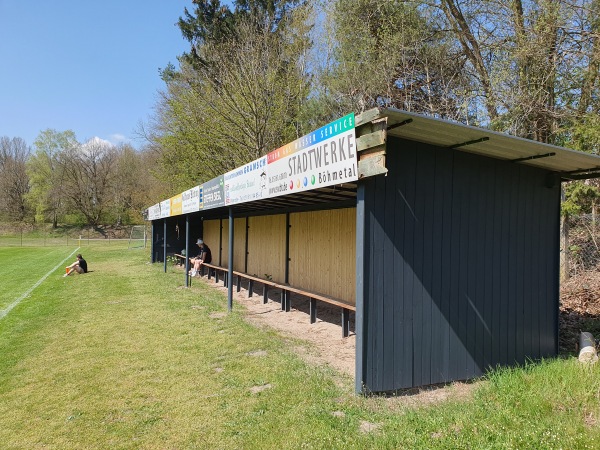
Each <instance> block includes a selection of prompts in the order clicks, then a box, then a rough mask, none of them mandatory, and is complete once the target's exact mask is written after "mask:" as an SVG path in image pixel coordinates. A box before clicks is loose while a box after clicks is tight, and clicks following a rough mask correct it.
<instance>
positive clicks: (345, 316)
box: [201, 263, 356, 337]
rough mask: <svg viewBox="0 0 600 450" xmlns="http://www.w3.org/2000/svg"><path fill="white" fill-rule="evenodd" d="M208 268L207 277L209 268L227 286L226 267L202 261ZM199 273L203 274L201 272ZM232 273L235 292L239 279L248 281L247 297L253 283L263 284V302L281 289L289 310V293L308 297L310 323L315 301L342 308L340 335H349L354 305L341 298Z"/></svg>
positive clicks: (283, 302)
mask: <svg viewBox="0 0 600 450" xmlns="http://www.w3.org/2000/svg"><path fill="white" fill-rule="evenodd" d="M202 267H206V268H207V269H208V279H209V280H210V278H211V269H212V272H213V273H214V277H215V283H218V282H219V275H222V277H223V286H227V277H228V268H227V267H222V266H217V265H215V264H207V263H204V264H202V266H201V270H202ZM201 275H204V273H203V272H201ZM233 275H234V276H235V277H236V278H237V283H236V285H237V292H240V290H241V281H242V279H245V280H247V281H248V297H252V295H253V293H254V284H255V283H260V284H262V285H263V303H267V302H268V300H269V299H268V294H269V290H270V289H279V290H280V291H281V309H282V310H283V311H286V312H289V311H290V309H291V293H295V294H298V295H302V296H305V297H308V298H309V299H310V323H311V324H312V323H315V322H316V321H317V301H321V302H324V303H329V304H330V305H334V306H337V307H340V308H342V336H343V337H348V336H349V335H350V311H356V306H355V305H352V304H351V303H348V302H345V301H343V300H340V299H337V298H334V297H330V296H327V295H324V294H321V293H318V292H311V291H308V290H306V289H300V288H297V287H294V286H290V285H289V284H283V283H277V282H275V281H272V280H267V279H265V278H260V277H257V276H255V275H250V274H247V273H244V272H239V271H236V270H234V271H233Z"/></svg>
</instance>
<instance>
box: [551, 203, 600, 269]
mask: <svg viewBox="0 0 600 450" xmlns="http://www.w3.org/2000/svg"><path fill="white" fill-rule="evenodd" d="M561 228H562V229H561V249H560V250H561V277H562V279H566V278H570V277H572V276H575V275H580V274H582V273H585V272H596V271H598V270H600V217H598V216H596V215H592V214H583V215H580V216H572V217H570V218H569V219H568V220H563V222H562V227H561Z"/></svg>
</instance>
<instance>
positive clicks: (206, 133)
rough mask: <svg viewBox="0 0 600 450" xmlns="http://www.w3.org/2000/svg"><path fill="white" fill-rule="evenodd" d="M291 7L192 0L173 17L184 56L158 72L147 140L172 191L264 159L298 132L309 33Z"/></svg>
mask: <svg viewBox="0 0 600 450" xmlns="http://www.w3.org/2000/svg"><path fill="white" fill-rule="evenodd" d="M296 3H297V2H287V1H286V2H284V1H281V2H272V1H260V2H259V1H243V2H242V1H238V2H237V3H236V9H235V11H230V10H228V9H227V8H225V7H222V6H221V5H220V3H219V2H218V1H211V2H206V1H200V2H198V3H197V4H198V5H199V6H198V8H197V9H196V11H195V12H196V15H192V14H190V13H189V12H188V11H187V10H186V11H185V12H186V19H181V20H180V27H181V28H182V32H183V34H184V36H185V37H186V38H187V39H188V40H189V41H190V44H191V47H192V48H191V51H190V53H189V54H184V55H183V56H182V58H180V65H181V68H180V70H179V71H175V70H174V68H173V67H172V66H169V67H168V68H167V70H165V71H163V79H165V81H166V83H167V91H166V92H165V93H163V96H162V98H161V101H160V102H159V104H158V105H157V117H156V120H155V123H154V124H153V125H154V126H153V127H152V132H151V133H150V136H149V137H150V139H151V142H152V144H153V147H154V148H155V149H158V151H159V152H160V156H161V157H160V163H161V165H162V176H163V179H165V180H168V182H169V183H171V186H172V188H173V190H174V191H175V190H177V189H179V190H181V189H185V188H187V187H189V186H190V185H192V184H197V183H199V182H200V181H202V180H209V179H211V178H213V177H214V176H217V175H219V174H222V173H223V172H226V171H228V170H230V169H233V168H235V167H237V166H239V165H241V164H243V163H245V162H248V161H251V160H253V159H256V158H258V157H259V156H261V155H264V154H265V153H267V152H268V151H271V150H273V149H275V148H277V147H278V146H280V145H282V144H283V143H285V142H288V141H290V140H293V139H295V138H296V137H298V136H299V135H300V134H302V133H303V132H304V131H305V130H304V128H305V126H304V124H303V123H302V122H301V121H300V118H301V117H302V114H301V111H302V109H303V107H304V104H305V102H306V99H307V97H308V95H309V92H310V91H309V87H310V84H309V77H308V74H307V64H306V58H307V56H308V49H309V47H310V40H309V39H308V37H307V36H308V35H309V31H310V28H311V25H310V23H309V22H308V17H309V15H310V10H309V9H308V7H307V6H294V5H295V4H296Z"/></svg>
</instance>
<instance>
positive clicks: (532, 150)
mask: <svg viewBox="0 0 600 450" xmlns="http://www.w3.org/2000/svg"><path fill="white" fill-rule="evenodd" d="M598 176H600V158H599V157H597V156H594V155H589V154H585V153H581V152H576V151H573V150H569V149H566V148H562V147H556V146H551V145H547V144H542V143H539V142H534V141H530V140H526V139H521V138H516V137H511V136H508V135H506V134H502V133H496V132H492V131H489V130H485V129H480V128H475V127H470V126H465V125H460V124H456V123H451V122H448V121H443V120H438V119H434V118H430V117H424V116H421V115H417V114H412V113H408V112H405V111H400V110H395V109H383V108H376V109H372V110H369V111H366V112H364V113H362V114H360V115H358V116H356V117H355V116H354V115H353V114H349V115H348V116H345V117H343V118H341V119H339V120H337V121H335V122H332V123H331V124H328V125H326V126H324V127H322V128H320V129H319V130H315V131H314V132H313V133H311V134H310V135H307V136H304V137H303V138H300V139H299V140H297V141H294V142H293V143H290V144H287V145H286V146H283V147H282V148H280V149H277V150H274V151H273V152H271V153H269V154H268V155H266V156H264V157H262V158H259V159H258V160H256V161H253V162H250V163H248V164H247V165H246V166H243V167H241V168H237V169H235V170H234V171H231V172H228V173H227V174H223V175H222V176H220V177H217V178H215V179H213V180H209V181H207V182H205V183H203V184H202V185H200V186H196V187H194V188H192V189H190V190H188V191H186V192H184V193H182V194H179V195H178V196H175V197H173V198H171V199H168V200H165V201H163V202H160V203H159V204H157V205H154V206H152V207H150V208H148V210H147V211H146V212H145V213H146V217H147V219H148V220H150V221H152V262H163V263H165V270H166V257H167V255H168V254H170V253H177V252H179V251H180V250H181V249H182V248H187V249H188V251H189V248H191V246H192V245H194V243H195V240H196V238H197V237H200V236H201V237H202V238H203V239H204V241H205V242H207V243H208V245H209V246H210V247H211V249H212V254H213V263H214V264H217V265H219V266H221V267H226V268H227V270H228V273H229V274H230V275H231V274H233V273H234V272H235V271H237V272H238V273H244V274H248V275H252V276H256V277H258V278H264V279H269V280H272V281H273V282H275V283H280V284H282V285H287V286H290V287H294V288H299V289H305V290H308V291H311V292H316V293H320V294H322V295H323V296H327V297H328V298H332V299H336V300H339V301H340V302H341V304H346V305H348V307H349V308H350V309H352V310H355V333H356V371H355V386H356V391H357V392H359V393H366V392H394V391H398V390H401V389H405V388H412V387H417V386H425V385H431V384H437V383H446V382H451V381H455V380H465V379H471V378H474V377H477V376H480V375H482V374H484V373H485V371H486V370H488V369H489V368H492V367H496V366H498V365H502V366H513V365H518V364H523V363H525V362H526V361H527V360H538V359H540V358H543V357H553V356H556V355H557V354H558V312H559V256H560V243H559V242H560V241H559V225H560V200H561V198H560V193H561V189H560V187H561V181H565V180H576V179H585V178H594V177H598ZM176 230H177V231H176ZM177 233H179V234H177ZM186 283H187V277H186ZM233 283H234V281H233V276H230V277H229V279H228V288H229V299H228V301H229V305H231V295H232V290H233ZM308 326H310V325H309V324H308V323H307V327H308Z"/></svg>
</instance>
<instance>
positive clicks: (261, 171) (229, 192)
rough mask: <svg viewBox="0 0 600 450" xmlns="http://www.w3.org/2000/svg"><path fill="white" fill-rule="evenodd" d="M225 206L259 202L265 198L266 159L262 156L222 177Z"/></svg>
mask: <svg viewBox="0 0 600 450" xmlns="http://www.w3.org/2000/svg"><path fill="white" fill-rule="evenodd" d="M223 180H224V183H225V186H224V192H225V204H226V205H235V204H237V203H244V202H251V201H253V200H260V199H261V198H265V197H266V196H267V157H266V156H263V157H262V158H258V159H257V160H255V161H252V162H251V163H248V164H246V165H244V166H242V167H238V168H237V169H235V170H232V171H231V172H227V173H226V174H225V175H224V176H223Z"/></svg>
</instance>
